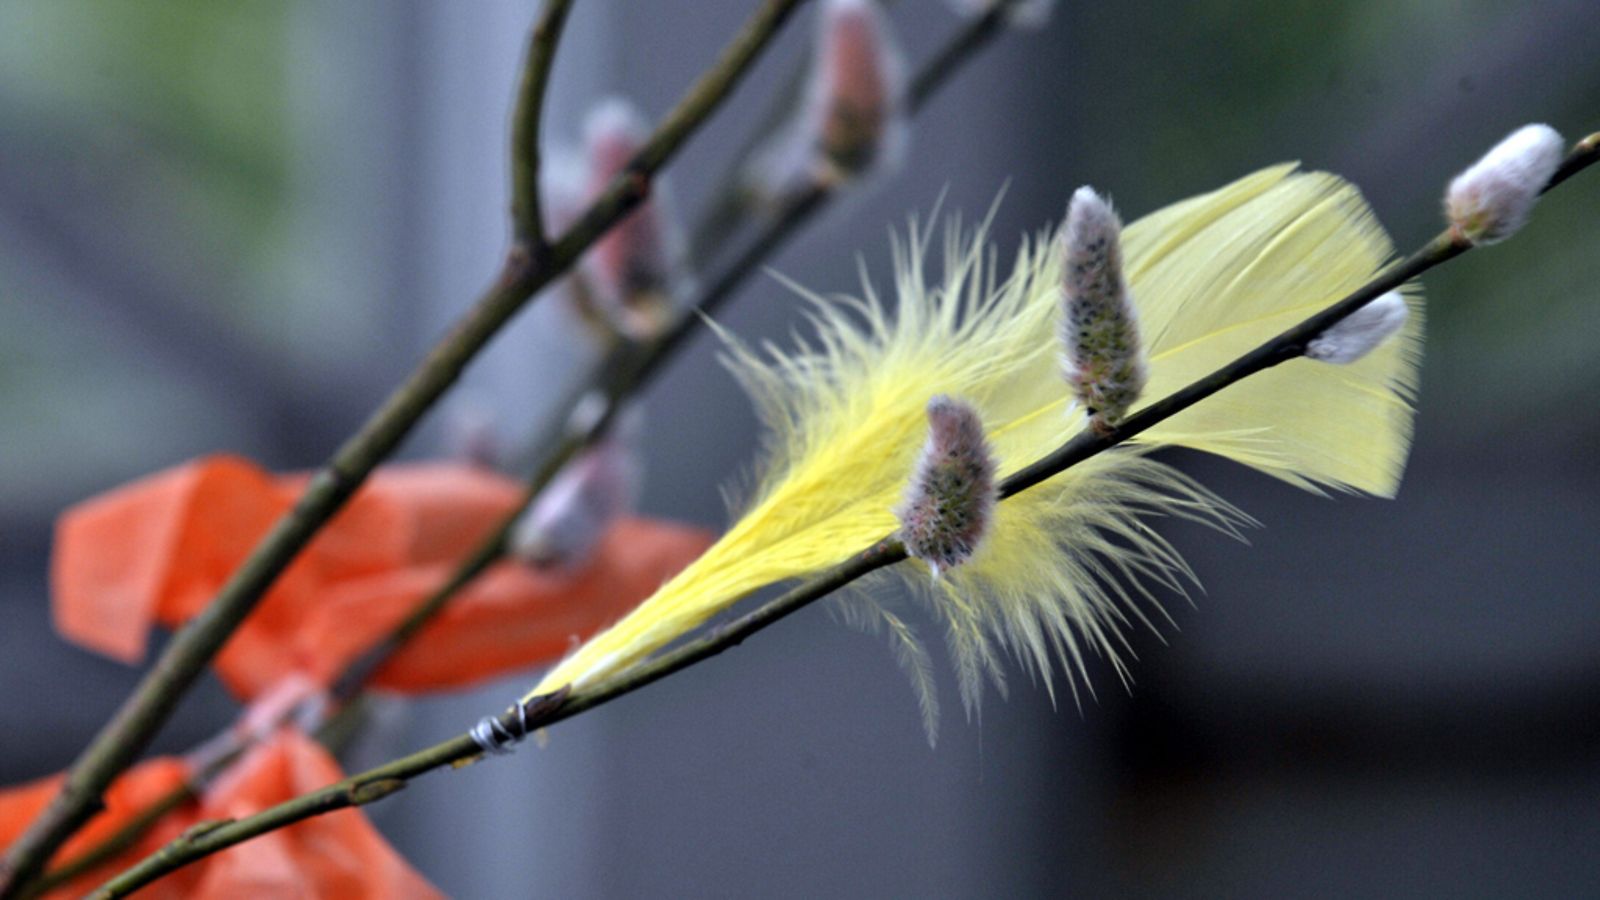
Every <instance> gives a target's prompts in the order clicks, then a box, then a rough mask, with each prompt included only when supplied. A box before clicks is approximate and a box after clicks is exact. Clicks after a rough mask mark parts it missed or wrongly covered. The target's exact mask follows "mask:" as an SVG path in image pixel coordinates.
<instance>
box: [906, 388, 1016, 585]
mask: <svg viewBox="0 0 1600 900" xmlns="http://www.w3.org/2000/svg"><path fill="white" fill-rule="evenodd" d="M996 500H997V494H996V491H995V461H994V456H993V454H992V453H990V451H989V442H988V441H987V440H986V439H985V438H984V433H983V421H982V420H981V419H980V418H979V417H978V413H977V411H976V410H974V409H973V408H972V407H971V406H968V405H967V404H966V403H963V402H962V401H960V400H957V399H954V398H951V397H947V396H944V395H942V394H941V395H939V396H936V397H934V398H933V399H932V400H929V401H928V439H927V442H926V443H924V444H923V445H922V455H921V456H919V457H918V458H917V464H916V468H915V469H914V471H913V473H912V476H911V482H910V484H908V485H907V486H906V492H905V496H904V498H903V499H902V500H901V501H900V506H899V508H897V509H896V510H895V515H896V516H898V517H899V519H900V540H901V541H903V542H904V543H905V545H906V552H907V553H909V554H911V555H912V556H914V557H916V558H917V559H920V560H922V561H923V562H925V563H927V564H928V566H929V568H931V569H932V570H933V577H935V578H938V577H939V573H940V571H941V570H944V569H949V568H952V567H954V566H959V565H961V564H962V563H964V562H966V561H967V560H968V559H970V558H971V557H972V554H973V552H974V551H975V550H976V549H977V548H978V544H979V542H981V541H982V540H983V536H984V534H985V533H986V532H987V531H988V528H989V525H990V523H991V522H992V521H993V519H994V505H995V502H996Z"/></svg>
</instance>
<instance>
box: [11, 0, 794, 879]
mask: <svg viewBox="0 0 1600 900" xmlns="http://www.w3.org/2000/svg"><path fill="white" fill-rule="evenodd" d="M802 2H804V0H767V2H765V3H763V4H762V5H761V7H760V8H759V9H758V10H757V11H756V13H755V14H754V16H752V17H751V19H750V20H749V21H748V22H747V23H746V24H745V25H744V27H743V29H742V30H741V31H740V33H739V34H738V35H737V36H736V37H735V38H734V40H733V42H732V43H731V44H729V45H728V47H727V48H726V49H725V50H724V51H723V52H722V54H721V56H720V57H719V58H718V59H717V61H716V62H715V63H714V64H713V65H712V67H711V68H710V69H709V70H708V71H707V72H706V73H705V74H704V75H702V76H701V78H700V79H699V81H697V82H696V83H695V84H694V85H693V86H692V87H691V88H690V90H689V92H688V93H687V94H686V95H685V96H684V98H683V99H682V100H681V101H680V102H679V103H678V105H677V107H676V108H674V109H673V110H672V112H671V113H669V114H668V115H667V117H666V118H665V119H664V120H663V121H662V123H661V125H660V126H659V127H658V128H657V129H656V131H655V133H654V134H653V135H652V136H651V138H650V139H649V140H648V141H647V142H646V143H645V145H644V147H643V148H642V149H641V150H640V152H639V154H638V155H637V156H636V157H635V158H634V159H633V160H632V161H631V162H629V164H628V165H627V166H626V168H625V169H624V170H623V172H621V173H620V174H619V175H618V176H617V177H616V178H615V179H613V180H612V182H611V183H610V185H609V186H608V187H607V189H606V190H605V191H604V192H603V193H602V195H601V196H600V197H599V198H598V199H597V200H596V201H595V203H594V205H593V206H592V207H591V208H590V209H589V210H588V212H586V213H585V214H584V215H583V217H582V218H581V219H580V220H579V221H578V222H577V223H576V224H575V225H573V227H572V228H571V229H570V230H569V231H568V232H567V233H566V234H564V235H563V236H562V237H561V238H560V239H559V240H558V241H557V242H556V243H555V244H554V245H553V246H551V247H550V248H549V249H548V250H545V249H544V248H542V247H535V248H530V247H529V246H528V245H526V244H520V243H519V244H515V245H513V247H512V250H511V252H510V253H509V254H508V255H507V257H506V261H505V264H504V267H503V269H502V270H501V272H500V274H499V276H498V277H497V278H495V280H494V283H493V284H492V285H491V286H490V288H489V289H488V291H487V292H485V294H484V295H483V297H482V298H481V299H479V301H478V302H477V304H476V305H474V306H473V308H472V309H471V310H469V311H468V312H467V314H466V315H465V316H464V317H463V318H462V319H461V320H460V321H459V322H458V323H457V324H456V326H455V327H454V329H452V331H451V332H450V333H449V334H448V335H447V336H446V337H445V338H444V339H443V340H442V341H440V342H439V344H438V345H436V346H435V347H434V349H433V350H432V351H431V352H430V353H429V354H428V356H427V357H426V358H425V359H424V360H423V361H422V363H421V365H420V366H419V367H418V368H417V369H416V370H415V371H414V372H413V373H412V374H411V376H410V377H408V378H407V379H406V380H405V382H404V383H402V384H401V385H400V387H399V388H397V389H396V390H395V391H394V392H393V393H392V394H391V395H390V396H389V397H388V399H387V400H385V401H384V403H383V405H382V406H380V407H379V408H378V410H377V411H376V412H375V413H373V415H372V416H371V417H370V418H369V419H368V420H367V422H366V423H365V424H363V425H362V427H361V428H360V430H358V431H357V432H356V433H355V434H354V435H353V436H351V437H350V438H349V439H348V440H347V441H346V442H345V443H344V444H343V445H342V446H341V447H340V448H339V450H338V452H337V453H335V454H334V456H333V458H332V459H331V460H330V461H329V462H328V463H327V464H325V465H324V467H323V468H322V469H321V470H320V471H319V472H318V473H317V474H316V475H315V476H314V477H313V478H312V479H311V483H310V485H309V486H308V488H307V490H306V492H305V494H304V495H303V496H302V497H301V498H300V500H299V502H298V503H296V504H295V506H294V508H293V509H292V510H290V511H289V513H287V514H286V515H285V516H284V517H283V518H281V519H280V520H279V521H278V522H277V523H276V524H275V525H273V527H272V529H271V530H270V531H269V532H268V533H267V535H266V537H265V538H263V539H262V541H261V542H260V543H259V544H258V545H257V546H256V548H255V549H254V550H253V551H252V552H251V554H250V556H249V557H248V558H247V559H246V560H245V561H244V563H243V564H242V565H240V567H239V568H238V569H237V570H235V572H234V573H233V575H232V577H230V578H229V579H228V581H227V583H226V584H225V585H224V586H223V588H222V589H221V590H220V591H219V592H218V594H217V596H216V597H215V598H214V599H213V600H212V602H211V603H210V604H208V605H207V606H206V608H205V609H204V610H202V611H201V612H200V614H199V615H197V616H196V617H195V618H194V619H193V620H191V621H190V622H189V623H188V624H187V625H185V626H184V627H183V629H182V630H180V631H179V632H178V633H177V635H176V636H174V638H173V640H172V641H171V642H170V643H169V644H168V645H167V647H166V650H165V651H164V652H163V653H162V655H161V657H160V659H158V660H157V661H156V663H155V666H154V667H153V668H152V669H151V670H150V672H149V673H148V674H147V675H146V676H145V677H144V679H143V680H142V681H141V682H140V683H139V686H138V687H137V688H136V689H135V691H134V693H133V695H132V696H131V697H130V698H129V699H128V700H127V701H126V702H124V704H123V705H122V707H121V708H120V709H119V710H118V711H117V713H116V714H115V715H114V716H113V717H112V719H111V721H110V722H108V723H107V724H106V725H105V726H104V727H103V728H102V729H101V730H100V732H99V733H98V734H97V735H96V736H95V738H94V739H93V740H92V741H91V742H90V744H89V746H88V747H87V748H86V749H85V750H84V751H83V753H82V754H81V755H80V756H79V757H78V759H77V761H76V762H74V764H73V766H72V768H71V770H70V771H69V772H68V774H67V778H66V780H65V782H64V784H63V786H62V788H61V791H60V793H58V794H57V795H56V797H55V798H54V799H53V800H52V802H51V804H50V806H49V807H47V808H46V809H45V811H44V812H43V813H42V814H41V815H40V816H39V817H38V818H37V819H35V820H34V822H33V823H32V824H31V825H30V826H29V828H28V830H27V832H25V833H24V834H23V835H22V837H20V838H19V839H18V840H17V842H16V843H15V844H13V845H12V847H11V849H10V850H9V851H8V852H7V854H6V856H5V859H4V861H3V863H0V898H4V897H7V896H10V895H11V894H12V892H13V891H14V890H15V889H16V888H18V887H20V886H21V885H22V884H23V883H25V882H26V881H28V880H29V879H31V878H33V877H34V876H35V875H36V874H37V873H38V872H39V871H40V869H41V868H42V867H43V865H44V863H45V861H46V860H47V859H48V858H49V857H50V855H51V854H52V853H54V852H55V850H56V849H57V848H58V847H60V846H61V844H62V842H64V841H65V840H66V839H67V838H68V837H69V836H71V835H72V833H73V832H75V831H76V830H77V829H78V828H79V827H80V826H81V825H82V824H83V823H84V822H86V821H87V820H88V819H89V817H90V816H91V815H93V814H94V812H95V810H96V808H97V807H98V806H99V804H100V798H101V796H102V795H103V793H104V792H105V790H106V788H107V787H108V786H109V785H110V784H111V782H112V780H113V779H115V778H116V776H117V775H119V774H121V773H122V772H123V771H124V770H126V769H127V767H128V766H129V765H130V764H131V763H132V762H133V761H134V759H136V758H137V757H138V755H139V754H140V753H141V752H143V750H144V748H145V747H146V746H147V745H148V744H149V742H150V739H151V738H152V737H153V736H154V735H155V732H156V730H157V729H159V728H160V727H161V725H162V724H163V723H164V722H166V720H167V719H168V718H169V717H170V716H171V714H172V711H173V709H174V708H175V707H176V706H177V703H178V700H179V698H181V697H182V696H183V694H184V693H185V692H186V691H187V690H188V689H189V688H190V687H191V686H192V685H193V684H194V681H195V679H196V678H198V677H199V675H200V673H201V672H202V671H204V669H205V666H206V665H207V664H208V663H209V662H210V661H211V659H212V657H214V656H215V655H216V653H217V651H218V650H220V649H221V648H222V645H223V643H225V642H226V641H227V639H228V637H229V636H230V635H232V633H233V632H234V630H235V629H237V628H238V626H239V625H240V623H242V622H243V621H244V619H245V617H246V616H247V615H249V613H250V611H251V610H253V609H254V608H255V606H256V604H257V603H258V602H259V601H260V599H261V597H262V596H263V595H264V594H265V593H266V591H267V589H268V588H270V587H271V586H272V584H273V582H274V581H275V580H276V579H277V577H278V576H279V575H280V574H281V573H282V572H283V570H284V569H285V568H286V567H287V566H288V565H289V563H290V562H291V561H293V559H294V558H295V556H296V555H297V554H298V553H299V552H300V550H301V549H303V548H304V547H305V545H306V544H307V543H309V542H310V541H311V539H312V538H313V537H314V536H315V535H316V534H317V532H318V531H319V530H320V529H321V528H322V526H323V525H325V524H326V523H327V522H328V520H329V519H331V518H332V517H333V515H334V514H335V513H337V512H338V511H339V509H340V508H342V507H343V506H344V504H345V502H346V501H348V500H349V498H350V496H351V495H352V494H353V493H355V491H356V489H357V488H358V487H360V486H361V484H362V482H363V481H365V480H366V477H367V475H368V474H370V473H371V472H372V470H373V469H374V468H375V467H376V466H377V465H378V463H379V462H381V461H382V460H383V459H385V458H386V457H387V456H388V455H389V454H390V453H392V452H393V451H394V450H395V448H396V447H398V446H399V444H400V442H401V441H402V440H403V439H404V438H405V437H406V435H408V434H409V433H410V431H411V429H412V428H413V427H414V426H415V425H416V423H417V422H418V421H419V420H420V419H421V418H422V416H423V414H424V413H426V412H427V411H428V409H429V408H430V407H432V406H433V404H434V402H435V401H437V400H438V399H439V397H440V396H441V395H442V394H443V393H444V392H445V390H447V389H448V388H449V387H450V386H451V385H453V384H454V383H455V382H456V380H457V379H458V378H460V376H461V373H462V371H463V370H464V369H465V368H466V366H467V364H468V363H469V362H470V361H471V360H472V359H473V358H474V357H475V356H476V355H477V354H478V352H479V351H481V350H482V349H483V347H484V345H485V344H487V343H488V341H489V339H490V338H492V337H493V336H494V335H495V334H496V333H497V332H498V331H499V330H500V329H501V328H502V327H503V326H504V325H505V324H506V322H507V321H509V320H510V318H511V317H512V316H513V315H514V314H516V313H517V312H518V311H519V310H520V309H522V307H523V306H524V305H525V304H526V303H527V301H528V300H529V299H530V298H532V297H533V296H534V295H535V293H536V292H538V291H539V290H540V289H541V288H543V287H545V286H546V285H548V284H549V283H550V282H551V281H553V280H554V279H555V278H556V277H557V276H559V275H561V274H562V273H564V272H566V271H567V270H568V269H569V268H571V266H572V265H573V263H575V262H576V261H577V259H578V257H579V256H580V255H581V254H582V253H583V251H584V250H586V249H587V248H588V247H589V246H590V245H591V244H593V243H594V242H595V241H596V240H597V239H598V238H599V237H600V236H601V235H602V234H604V233H605V231H606V230H607V229H609V228H610V227H611V226H612V225H614V224H615V223H616V222H618V221H619V220H620V219H621V218H622V217H623V216H624V215H625V214H627V213H628V212H629V211H631V210H632V209H633V208H634V207H636V206H638V205H639V203H640V202H641V201H643V200H644V198H645V197H646V196H647V195H648V193H649V190H650V184H651V180H652V178H653V176H654V175H655V173H656V172H657V171H659V170H660V169H661V168H662V167H663V166H664V165H666V163H667V162H668V161H669V160H670V159H671V158H672V156H673V155H674V154H675V153H676V152H677V151H678V149H679V148H680V147H682V146H683V144H684V142H685V141H687V140H688V138H689V137H690V135H692V134H693V133H694V131H695V130H696V129H697V128H699V127H700V125H701V124H702V123H703V122H705V120H706V119H707V118H709V117H710V115H711V113H712V112H713V111H714V110H715V109H716V108H717V107H718V106H719V105H720V104H721V102H722V101H723V100H724V99H725V98H726V97H727V96H728V95H729V94H730V93H731V92H732V90H733V88H734V87H735V86H736V85H737V84H738V83H739V81H740V79H741V78H742V77H743V75H744V74H745V72H746V71H747V70H748V69H749V67H750V65H751V63H753V62H754V61H755V59H756V57H757V55H758V54H759V53H760V51H761V50H762V49H763V48H764V47H765V46H766V45H767V44H768V42H769V41H770V40H771V39H772V37H773V35H774V34H776V33H777V31H778V28H779V27H780V26H781V25H782V24H783V23H784V21H785V20H787V19H788V18H789V16H790V14H791V13H793V12H794V10H795V9H796V8H797V7H798V6H799V5H800V4H801V3H802ZM535 56H537V55H535ZM535 251H537V252H535Z"/></svg>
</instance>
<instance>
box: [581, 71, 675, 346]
mask: <svg viewBox="0 0 1600 900" xmlns="http://www.w3.org/2000/svg"><path fill="white" fill-rule="evenodd" d="M648 136H649V126H648V124H647V123H646V122H645V120H644V117H643V116H641V115H640V114H639V112H638V111H637V110H636V109H634V108H633V106H632V105H630V104H628V103H627V102H626V101H623V100H618V99H611V100H607V101H605V102H603V103H601V104H600V105H599V106H597V107H596V108H595V109H594V111H593V112H591V113H590V114H589V117H588V120H587V121H586V122H585V124H584V145H585V150H586V153H587V157H588V190H587V192H586V194H587V197H588V199H589V200H590V201H591V202H592V201H593V200H594V199H595V198H597V197H599V196H600V195H601V193H602V192H604V191H605V189H606V187H607V186H608V185H609V184H610V183H611V181H612V179H614V178H615V177H616V176H617V175H619V174H621V173H622V172H623V171H624V170H625V169H626V168H627V165H628V163H629V162H630V161H632V160H633V158H634V156H635V155H637V154H638V152H639V151H640V149H642V148H643V147H644V142H645V140H646V139H647V138H648ZM666 207H667V203H666V201H665V200H664V199H663V197H662V191H661V190H660V189H659V186H658V187H657V189H656V190H655V192H654V193H653V194H652V196H651V197H650V199H648V200H646V201H645V202H643V203H641V204H639V206H638V207H636V208H635V209H634V210H633V212H631V213H629V214H628V215H627V216H626V217H624V218H623V220H622V221H621V222H619V223H618V224H617V225H616V226H615V227H613V228H612V229H611V230H610V231H609V232H607V233H606V234H605V236H604V237H602V238H600V240H599V241H597V242H596V243H595V246H594V247H593V248H592V249H591V250H590V251H589V253H588V255H587V256H585V257H584V263H583V274H584V276H585V280H586V281H587V283H588V288H589V292H590V294H591V296H590V298H589V299H590V300H591V301H592V302H593V304H594V305H595V306H596V307H598V308H599V310H600V311H601V312H602V313H603V314H604V315H605V317H606V318H607V319H609V320H610V321H611V323H612V324H613V326H615V327H616V328H617V330H619V331H621V332H622V333H623V334H625V335H627V336H628V337H631V338H633V339H635V340H645V339H648V338H651V337H654V336H656V335H658V334H660V333H661V331H662V330H663V329H664V328H665V327H666V326H667V325H669V324H670V323H671V321H672V318H673V315H674V308H675V306H676V303H675V301H674V281H675V278H676V276H677V269H678V262H679V260H680V259H681V253H680V245H681V238H680V235H679V234H678V231H677V228H676V223H675V222H674V221H673V219H672V218H671V217H670V216H669V215H668V214H667V212H666Z"/></svg>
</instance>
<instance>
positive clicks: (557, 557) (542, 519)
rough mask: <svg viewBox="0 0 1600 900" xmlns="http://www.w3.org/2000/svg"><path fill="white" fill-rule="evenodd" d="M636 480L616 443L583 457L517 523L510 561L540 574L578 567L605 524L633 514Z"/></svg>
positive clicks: (630, 459) (635, 470)
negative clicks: (513, 559) (534, 568)
mask: <svg viewBox="0 0 1600 900" xmlns="http://www.w3.org/2000/svg"><path fill="white" fill-rule="evenodd" d="M639 480H640V475H639V463H638V460H637V458H636V457H635V455H634V454H633V453H632V452H631V451H630V450H629V449H628V447H627V446H625V445H624V444H623V442H622V441H620V440H618V439H615V438H613V439H609V440H606V441H605V442H603V443H600V444H596V445H595V446H593V447H591V448H589V449H588V450H585V451H583V453H581V454H580V455H579V456H578V457H577V458H576V459H574V460H573V461H572V462H571V463H569V464H568V465H567V467H566V468H565V469H562V470H561V474H560V475H558V476H556V478H555V480H554V481H552V482H551V483H550V485H549V487H547V488H545V490H544V492H543V493H541V494H540V495H539V499H538V500H536V501H534V504H533V507H532V508H531V509H529V510H528V512H527V513H525V514H524V515H523V517H522V520H521V521H519V522H518V523H517V525H516V528H515V529H514V530H513V531H512V534H511V553H512V555H513V556H515V557H516V558H517V559H520V560H522V561H523V562H525V563H527V564H529V565H533V566H538V567H541V568H546V567H561V568H575V567H578V566H581V565H583V563H584V562H586V561H587V560H588V559H589V557H590V556H591V555H592V554H593V553H594V550H595V548H596V547H597V546H599V544H600V541H601V539H602V538H604V537H605V533H606V530H607V529H609V528H610V527H611V524H612V523H613V522H615V521H616V520H617V519H618V518H620V517H622V516H624V515H626V514H627V513H628V512H630V511H631V510H632V509H633V506H634V503H635V502H636V500H637V497H638V493H639Z"/></svg>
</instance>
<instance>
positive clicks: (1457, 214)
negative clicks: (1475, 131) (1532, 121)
mask: <svg viewBox="0 0 1600 900" xmlns="http://www.w3.org/2000/svg"><path fill="white" fill-rule="evenodd" d="M1565 149H1566V142H1565V141H1563V140H1562V139H1561V135H1560V134H1559V133H1558V132H1557V131H1556V130H1555V129H1554V128H1551V127H1550V126H1549V125H1524V126H1523V127H1521V128H1518V129H1517V130H1516V131H1513V132H1511V134H1510V135H1508V136H1507V137H1506V139H1505V140H1503V141H1501V142H1500V143H1498V144H1496V145H1495V146H1494V148H1493V149H1491V150H1490V151H1489V152H1488V153H1486V154H1484V156H1483V158H1482V159H1480V160H1478V161H1477V162H1476V163H1473V164H1472V167H1471V168H1469V169H1467V170H1466V171H1465V172H1462V173H1461V174H1460V175H1457V176H1456V177H1455V178H1454V179H1453V180H1452V181H1451V182H1450V187H1449V189H1448V190H1446V191H1445V196H1444V209H1445V216H1446V218H1448V219H1449V220H1450V226H1451V227H1452V228H1454V229H1456V230H1457V231H1459V232H1460V233H1461V235H1462V236H1463V237H1465V238H1466V239H1467V240H1469V241H1471V242H1472V243H1474V244H1493V243H1496V242H1499V241H1503V240H1505V239H1506V238H1508V237H1511V236H1512V235H1513V234H1516V233H1517V231H1518V230H1519V229H1521V228H1522V226H1523V225H1525V224H1527V221H1528V214H1529V213H1530V212H1532V210H1533V204H1534V202H1535V201H1537V200H1538V199H1539V192H1540V191H1542V190H1544V186H1545V185H1546V184H1549V183H1550V176H1552V175H1554V174H1555V172H1556V169H1557V168H1559V167H1560V166H1561V158H1562V156H1563V155H1564V152H1565Z"/></svg>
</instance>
